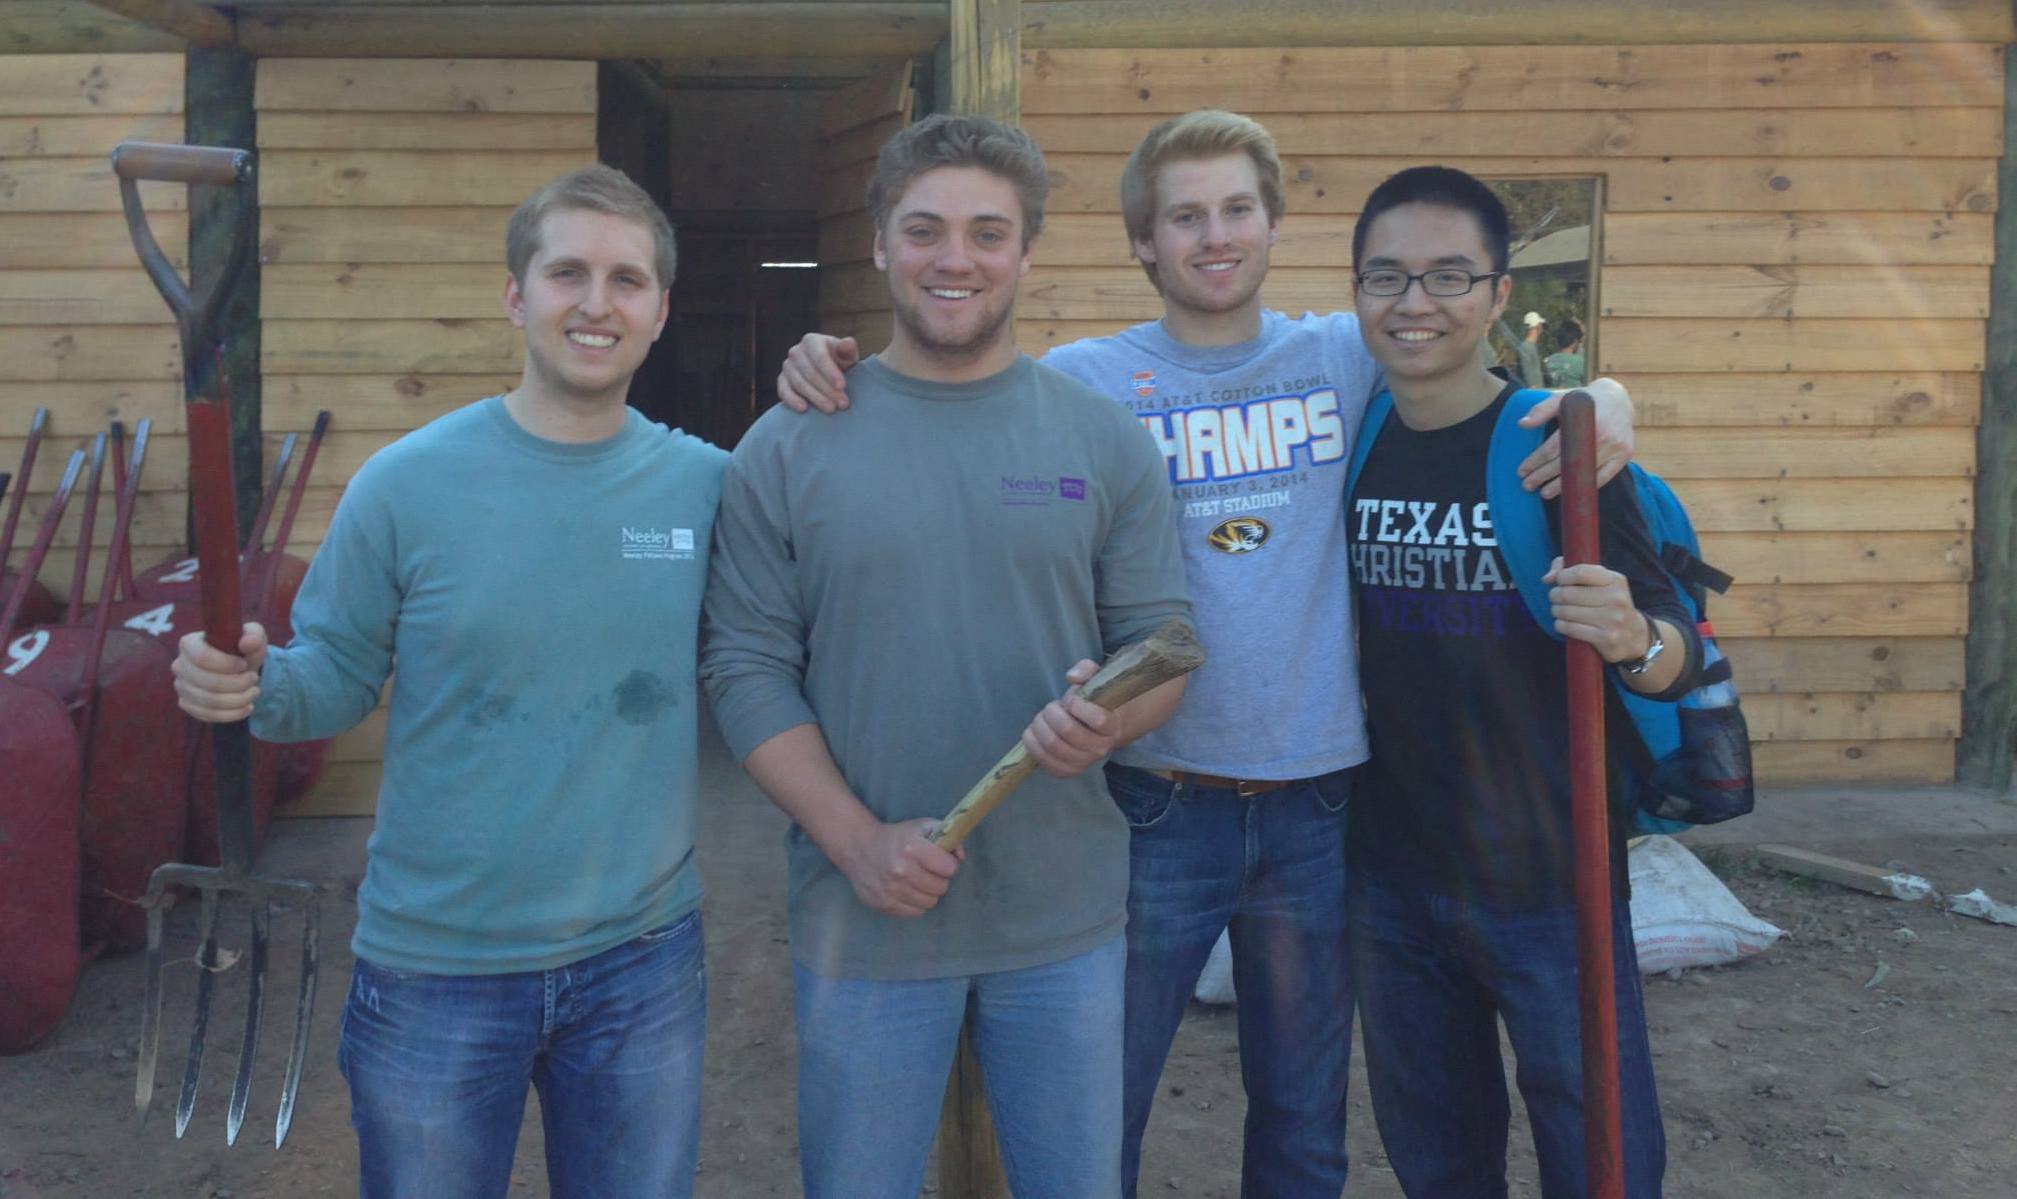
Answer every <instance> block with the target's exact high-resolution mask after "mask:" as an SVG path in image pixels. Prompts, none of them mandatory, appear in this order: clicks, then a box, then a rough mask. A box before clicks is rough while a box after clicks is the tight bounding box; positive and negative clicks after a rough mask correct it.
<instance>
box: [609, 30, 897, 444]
mask: <svg viewBox="0 0 2017 1199" xmlns="http://www.w3.org/2000/svg"><path fill="white" fill-rule="evenodd" d="M794 66H795V67H797V68H800V69H801V70H802V73H799V74H793V75H791V76H788V77H781V76H777V75H775V74H762V73H757V72H761V71H765V70H769V71H775V70H776V64H775V63H772V64H753V65H750V66H741V65H738V64H735V63H732V62H724V61H720V60H708V61H705V62H683V61H679V60H626V61H622V62H606V63H603V64H602V65H601V69H600V71H599V75H598V86H599V93H600V94H599V97H598V104H597V108H598V118H597V123H598V130H597V141H598V148H599V152H600V156H601V158H602V160H603V161H604V162H606V163H608V164H610V165H612V166H615V167H617V168H619V169H621V170H623V171H624V172H626V173H627V174H629V175H630V176H631V177H632V178H634V179H636V180H637V181H638V183H639V184H640V185H642V186H643V187H644V189H645V190H646V191H648V192H650V193H651V195H652V197H653V198H654V199H655V200H657V201H658V202H659V205H660V206H661V207H663V208H664V209H665V210H666V213H667V214H668V215H669V216H671V217H672V220H673V224H674V226H675V227H676V229H677V230H678V235H679V273H678V277H677V278H676V279H675V280H674V282H673V287H672V315H671V318H670V319H669V320H668V321H667V324H666V330H665V333H664V335H663V336H661V337H660V338H659V340H658V344H657V345H655V346H653V347H652V351H651V354H650V356H649V357H648V358H647V359H646V361H645V364H644V367H643V369H642V370H640V371H639V373H638V377H637V379H636V381H635V382H633V383H632V385H631V391H630V402H631V404H632V405H633V406H634V407H636V408H638V409H639V410H641V411H643V412H644V413H645V415H647V416H649V417H651V418H652V419H653V420H656V421H659V422H661V423H664V424H667V425H672V426H677V427H680V428H683V429H685V430H686V431H687V432H689V433H693V434H695V435H697V436H700V437H705V438H706V439H708V440H709V441H712V442H714V443H715V444H716V445H720V446H723V447H729V448H732V447H733V446H734V445H735V443H736V442H737V441H738V440H739V439H740V438H741V437H742V434H743V433H744V432H745V431H746V430H747V429H748V428H749V426H750V424H751V423H752V422H754V421H755V420H756V418H757V417H758V416H760V415H761V414H762V413H763V412H764V410H765V409H767V408H769V407H770V406H771V405H772V404H773V403H775V402H776V399H777V394H776V379H777V371H778V367H779V365H780V364H781V363H782V362H783V360H784V354H785V351H786V350H788V349H789V348H790V347H791V345H792V343H794V342H796V341H797V340H798V339H799V338H800V337H801V336H803V335H804V334H805V333H806V332H807V331H809V330H811V329H813V328H815V327H816V325H817V319H818V318H817V305H818V300H819V280H820V270H819V251H818V245H819V209H820V207H821V205H820V202H819V199H818V195H819V189H820V187H821V183H822V181H821V178H820V176H819V175H818V173H817V172H816V171H815V170H814V169H813V165H812V164H813V159H814V156H815V150H816V148H817V146H818V144H819V135H818V126H819V120H820V115H821V112H822V108H823V102H824V101H825V100H826V99H827V98H829V97H831V96H832V95H833V94H834V93H835V92H836V91H837V90H839V89H841V88H844V87H846V86H847V85H848V84H850V83H852V82H853V81H854V80H855V79H857V78H859V77H860V76H861V75H862V74H863V73H865V71H866V70H867V67H866V66H865V65H862V64H824V63H817V62H806V63H803V64H794Z"/></svg>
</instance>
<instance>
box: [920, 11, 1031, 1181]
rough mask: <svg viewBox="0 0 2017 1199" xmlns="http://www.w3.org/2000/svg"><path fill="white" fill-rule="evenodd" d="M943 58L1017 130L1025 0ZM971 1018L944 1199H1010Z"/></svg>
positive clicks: (956, 93)
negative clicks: (974, 1044) (974, 1048)
mask: <svg viewBox="0 0 2017 1199" xmlns="http://www.w3.org/2000/svg"><path fill="white" fill-rule="evenodd" d="M948 10H949V11H948V14H947V16H948V19H949V25H950V28H949V30H948V33H947V44H946V47H945V53H944V55H943V56H942V59H943V61H944V62H945V64H946V79H945V83H944V86H943V87H942V88H935V89H934V90H935V91H936V92H937V95H936V96H935V97H934V99H935V100H936V101H937V103H938V104H942V105H944V106H945V108H946V110H947V111H951V112H963V113H977V114H979V115H982V116H989V117H993V118H994V119H995V120H997V121H1006V122H1008V123H1009V124H1011V125H1013V124H1015V123H1016V122H1017V121H1018V120H1020V119H1021V118H1022V100H1021V94H1022V93H1021V88H1020V86H1019V83H1018V80H1019V78H1020V72H1021V69H1022V0H949V3H948ZM971 1028H972V1022H971V1021H969V1022H968V1023H967V1025H966V1026H965V1027H962V1028H961V1029H960V1034H959V1052H958V1054H957V1056H956V1057H955V1058H954V1059H953V1070H952V1077H951V1079H949V1080H948V1081H947V1084H946V1092H945V1104H944V1106H943V1107H942V1108H941V1109H940V1112H939V1122H938V1190H939V1195H940V1196H941V1199H1008V1197H1009V1188H1008V1176H1007V1175H1006V1174H1004V1173H1003V1172H1002V1162H1001V1147H1000V1146H999V1145H998V1144H997V1143H996V1141H995V1130H994V1120H993V1119H992V1118H990V1117H989V1115H988V1108H987V1090H986V1087H985V1085H984V1084H983V1080H982V1078H981V1069H980V1060H979V1059H978V1058H977V1057H975V1056H974V1051H973V1043H972V1040H971V1038H970V1037H969V1035H968V1033H969V1030H970V1029H971Z"/></svg>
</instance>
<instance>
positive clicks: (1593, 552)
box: [1561, 392, 1625, 1199]
mask: <svg viewBox="0 0 2017 1199" xmlns="http://www.w3.org/2000/svg"><path fill="white" fill-rule="evenodd" d="M1561 422H1562V559H1563V561H1564V562H1565V563H1566V564H1567V565H1570V566H1575V565H1579V564H1581V563H1585V562H1596V561H1598V560H1599V559H1598V552H1597V445H1596V415H1595V407H1594V405H1593V404H1592V402H1591V400H1590V397H1589V396H1588V395H1586V394H1584V393H1582V392H1574V393H1571V394H1570V395H1568V396H1566V397H1564V399H1563V400H1562V417H1561ZM1566 645H1567V654H1568V670H1569V801H1570V809H1571V817H1572V820H1573V821H1574V825H1575V849H1576V879H1575V891H1576V969H1577V976H1578V986H1577V994H1578V999H1579V1001H1580V1002H1579V1006H1580V1008H1581V1010H1582V1027H1583V1146H1584V1150H1583V1152H1584V1159H1583V1174H1584V1179H1585V1182H1586V1185H1587V1188H1588V1191H1589V1194H1590V1199H1623V1197H1624V1194H1625V1182H1624V1178H1625V1172H1624V1161H1625V1155H1624V1139H1625V1138H1624V1122H1623V1117H1622V1114H1621V1107H1620V1101H1619V1094H1618V996H1617V991H1616V987H1615V981H1614V974H1613V965H1612V963H1613V961H1614V960H1615V958H1614V957H1613V950H1612V945H1611V829H1610V797H1609V795H1608V789H1607V782H1608V779H1607V777H1606V759H1605V749H1604V663H1603V660H1602V659H1600V658H1599V657H1598V656H1597V650H1596V647H1595V646H1592V645H1591V644H1589V643H1588V642H1585V641H1577V640H1574V639H1573V638H1572V639H1570V640H1569V641H1568V642H1567V643H1566Z"/></svg>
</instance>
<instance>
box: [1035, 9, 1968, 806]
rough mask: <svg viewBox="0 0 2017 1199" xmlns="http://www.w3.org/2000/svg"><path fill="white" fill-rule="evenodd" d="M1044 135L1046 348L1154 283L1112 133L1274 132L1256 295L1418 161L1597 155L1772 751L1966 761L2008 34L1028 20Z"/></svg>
mask: <svg viewBox="0 0 2017 1199" xmlns="http://www.w3.org/2000/svg"><path fill="white" fill-rule="evenodd" d="M1022 62H1023V76H1022V111H1023V125H1024V126H1025V127H1026V128H1027V129H1029V130H1030V132H1031V133H1032V134H1034V135H1035V137H1036V138H1037V141H1038V142H1039V144H1041V145H1043V146H1044V148H1045V150H1046V152H1047V156H1048V157H1049V159H1050V162H1051V164H1052V167H1053V172H1054V188H1053V191H1052V198H1051V206H1050V211H1051V213H1052V216H1051V218H1050V223H1049V228H1048V230H1047V231H1046V233H1045V235H1044V237H1043V239H1042V240H1041V241H1040V242H1039V243H1038V248H1037V254H1036V260H1037V267H1036V269H1035V270H1033V271H1032V272H1031V274H1030V276H1029V278H1028V279H1027V280H1026V281H1025V283H1024V286H1023V291H1022V302H1021V304H1020V307H1019V310H1018V317H1019V320H1018V325H1017V330H1018V339H1019V340H1020V341H1021V342H1022V344H1023V346H1024V347H1025V348H1026V349H1028V350H1030V351H1031V352H1033V353H1040V352H1041V351H1043V350H1044V349H1046V348H1048V347H1049V346H1051V345H1055V344H1058V343H1059V342H1062V341H1069V340H1071V339H1074V338H1078V337H1083V336H1087V335H1093V334H1103V333H1109V332H1112V331H1114V330H1116V329H1118V328H1121V327H1123V326H1125V325H1127V324H1129V323H1132V322H1134V321H1139V320H1144V319H1149V318H1152V317H1154V316H1157V315H1159V314H1160V306H1159V304H1158V303H1157V301H1156V299H1155V297H1154V295H1153V293H1152V292H1151V291H1150V290H1149V289H1148V287H1147V286H1146V285H1145V283H1144V281H1143V280H1142V278H1141V275H1140V271H1139V268H1138V267H1136V266H1135V265H1134V264H1133V263H1132V262H1131V261H1130V259H1129V257H1128V252H1127V244H1126V239H1125V236H1124V234H1123V232H1122V229H1121V222H1120V216H1119V200H1118V194H1119V178H1120V170H1121V165H1122V162H1123V160H1124V159H1125V157H1126V155H1127V152H1128V151H1129V150H1130V149H1132V147H1133V146H1134V144H1135V142H1136V141H1137V140H1138V139H1139V137H1140V136H1141V134H1142V133H1143V132H1145V131H1146V130H1147V128H1148V126H1149V125H1150V124H1152V123H1153V122H1154V121H1156V120H1159V119H1161V118H1162V117H1164V116H1168V115H1171V114H1174V113H1180V112H1184V111H1187V110H1189V109H1192V108H1199V107H1225V108H1231V109H1235V110H1237V111H1241V112H1245V113H1248V114H1250V115H1252V116H1255V117H1256V118H1258V119H1260V120H1261V121H1262V122H1263V123H1264V124H1266V125H1267V126H1268V127H1269V128H1270V130H1271V131H1272V132H1273V133H1274V134H1275V137H1276V140H1277V143H1278V145H1279V147H1280V150H1281V154H1282V159H1283V163H1284V167H1285V175H1286V181H1287V185H1288V209H1289V213H1288V216H1287V218H1286V219H1285V220H1284V222H1283V225H1282V233H1281V238H1280V241H1279V242H1278V244H1277V245H1276V247H1275V251H1274V258H1273V261H1274V270H1273V272H1272V273H1271V274H1270V276H1269V282H1268V286H1267V289H1266V291H1265V292H1264V293H1263V295H1264V298H1265V299H1266V300H1267V302H1268V303H1269V304H1270V305H1271V306H1273V307H1278V308H1283V309H1287V310H1291V311H1301V310H1303V309H1306V308H1309V309H1319V310H1323V309H1329V308H1336V307H1342V306H1346V305H1348V304H1349V303H1350V290H1349V285H1348V274H1349V265H1350V249H1351V226H1352V218H1353V217H1354V215H1355V212H1356V206H1357V204H1358V203H1359V201H1360V199H1361V198H1363V196H1364V195H1365V193H1366V192H1367V191H1368V190H1369V189H1370V188H1371V187H1372V186H1373V185H1374V184H1375V183H1377V182H1378V181H1379V180H1380V179H1381V178H1383V177H1385V176H1386V175H1387V174H1389V173H1391V172H1392V171H1394V170H1397V169H1399V168H1401V167H1404V166H1408V165H1413V164H1415V163H1420V162H1445V163H1449V164H1450V165H1454V166H1460V167H1463V168H1465V169H1468V170H1471V171H1474V172H1476V173H1478V174H1480V175H1484V176H1488V177H1518V176H1525V177H1532V176H1551V175H1602V176H1603V177H1604V178H1605V189H1604V192H1605V196H1606V203H1607V211H1606V213H1605V215H1604V218H1603V220H1604V230H1603V239H1602V245H1603V264H1602V267H1601V274H1600V277H1599V280H1598V293H1599V296H1600V299H1599V302H1598V313H1597V322H1596V323H1597V326H1598V331H1599V336H1598V338H1597V344H1598V346H1599V352H1600V353H1601V360H1600V361H1598V362H1596V363H1593V366H1594V367H1596V368H1597V369H1599V370H1601V371H1602V372H1604V373H1608V374H1612V375H1616V376H1617V377H1619V378H1620V379H1622V380H1623V381H1624V382H1625V383H1626V384H1627V385H1628V386H1629V387H1630V388H1631V390H1632V392H1633V396H1634V400H1635V401H1636V403H1637V404H1638V408H1639V421H1640V429H1641V433H1640V450H1641V454H1642V457H1643V459H1644V461H1645V462H1646V464H1647V465H1648V466H1649V467H1650V468H1652V469H1653V470H1656V471H1659V472H1660V473H1662V474H1664V475H1666V476H1667V477H1668V478H1670V479H1671V480H1673V481H1674V484H1675V487H1676V490H1677V491H1679V492H1680V494H1681V496H1682V498H1683V499H1684V500H1686V501H1687V502H1688V503H1689V505H1690V508H1691V510H1692V511H1693V513H1694V515H1695V518H1696V520H1697V521H1698V523H1699V524H1700V526H1701V528H1702V531H1703V540H1704V542H1705V556H1707V557H1709V558H1710V559H1711V560H1713V561H1717V562H1718V563H1719V564H1721V565H1724V566H1725V567H1727V568H1728V569H1730V570H1731V571H1732V572H1733V573H1735V574H1737V575H1738V577H1739V581H1738V583H1737V585H1736V586H1735V587H1734V588H1733V589H1732V590H1731V593H1730V595H1729V596H1728V597H1727V598H1724V599H1723V600H1721V601H1720V602H1719V603H1715V604H1713V605H1712V614H1713V615H1714V617H1715V620H1716V624H1717V627H1718V630H1719V632H1720V633H1721V634H1722V635H1723V636H1724V637H1726V638H1730V639H1731V646H1732V648H1731V656H1732V658H1733V660H1734V661H1735V662H1736V664H1737V668H1738V671H1739V683H1740V685H1741V686H1742V687H1743V689H1744V690H1745V692H1746V694H1747V695H1748V696H1749V697H1750V698H1748V699H1747V701H1746V708H1747V710H1748V711H1749V713H1750V719H1751V729H1752V735H1753V737H1754V739H1755V740H1756V741H1757V743H1758V745H1757V762H1758V768H1759V772H1760V775H1761V777H1762V778H1764V779H1766V780H1767V781H1771V782H1792V781H1809V782H1812V781H1831V782H1833V781H1839V782H1849V781H1858V782H1861V781H1879V780H1885V781H1907V780H1909V781H1921V782H1945V781H1949V780H1951V779H1952V777H1953V742H1954V739H1955V738H1956V737H1957V736H1958V735H1959V731H1960V693H1961V687H1962V684H1963V671H1962V645H1963V636H1964V634H1965V632H1966V629H1967V624H1968V597H1967V585H1968V580H1969V578H1970V577H1971V550H1970V539H1969V530H1970V529H1971V528H1972V524H1973V514H1972V504H1973V500H1972V496H1973V488H1972V483H1971V480H1972V478H1973V475H1974V472H1975V425H1976V423H1977V421H1978V419H1979V414H1980V409H1981V374H1980V372H1981V371H1982V367H1983V362H1984V358H1985V354H1984V340H1983V339H1984V322H1985V320H1986V317H1987V310H1988V309H1987V306H1988V287H1989V283H1988V267H1989V264H1990V262H1991V260H1992V258H1993V242H1992V236H1993V233H1992V228H1991V221H1992V217H1993V214H1994V212H1995V208H1996V201H1997V197H1996V160H1997V157H1998V155H2000V154H2001V153H2002V117H2001V108H2002V104H2003V76H2002V73H2003V59H2002V51H2001V48H2000V47H1998V46H1994V45H1943V44H1911V45H1907V44H1885V45H1858V44H1832V45H1722V46H1641V47H1632V48H1615V47H1593V46H1574V47H1570V46H1561V47H1503V48H1476V47H1471V48H1467V47H1430V48H1415V49H1406V48H1383V49H1329V48H1315V49H1233V50H1211V51H1197V50H1063V49H1056V50H1048V49H1039V50H1026V51H1025V52H1024V54H1023V56H1022Z"/></svg>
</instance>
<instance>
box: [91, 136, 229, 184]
mask: <svg viewBox="0 0 2017 1199" xmlns="http://www.w3.org/2000/svg"><path fill="white" fill-rule="evenodd" d="M112 170H113V173H115V174H117V175H118V176H119V177H120V178H121V179H143V180H151V181H155V182H159V183H203V184H209V185H210V186H212V187H232V186H235V185H237V184H240V183H243V182H245V180H246V179H248V178H250V176H251V172H252V155H251V154H250V153H249V152H247V151H245V150H238V149H233V148H232V147H230V146H181V145H174V144H171V143H167V142H121V143H120V144H119V147H118V148H117V149H115V150H113V151H112Z"/></svg>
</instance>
